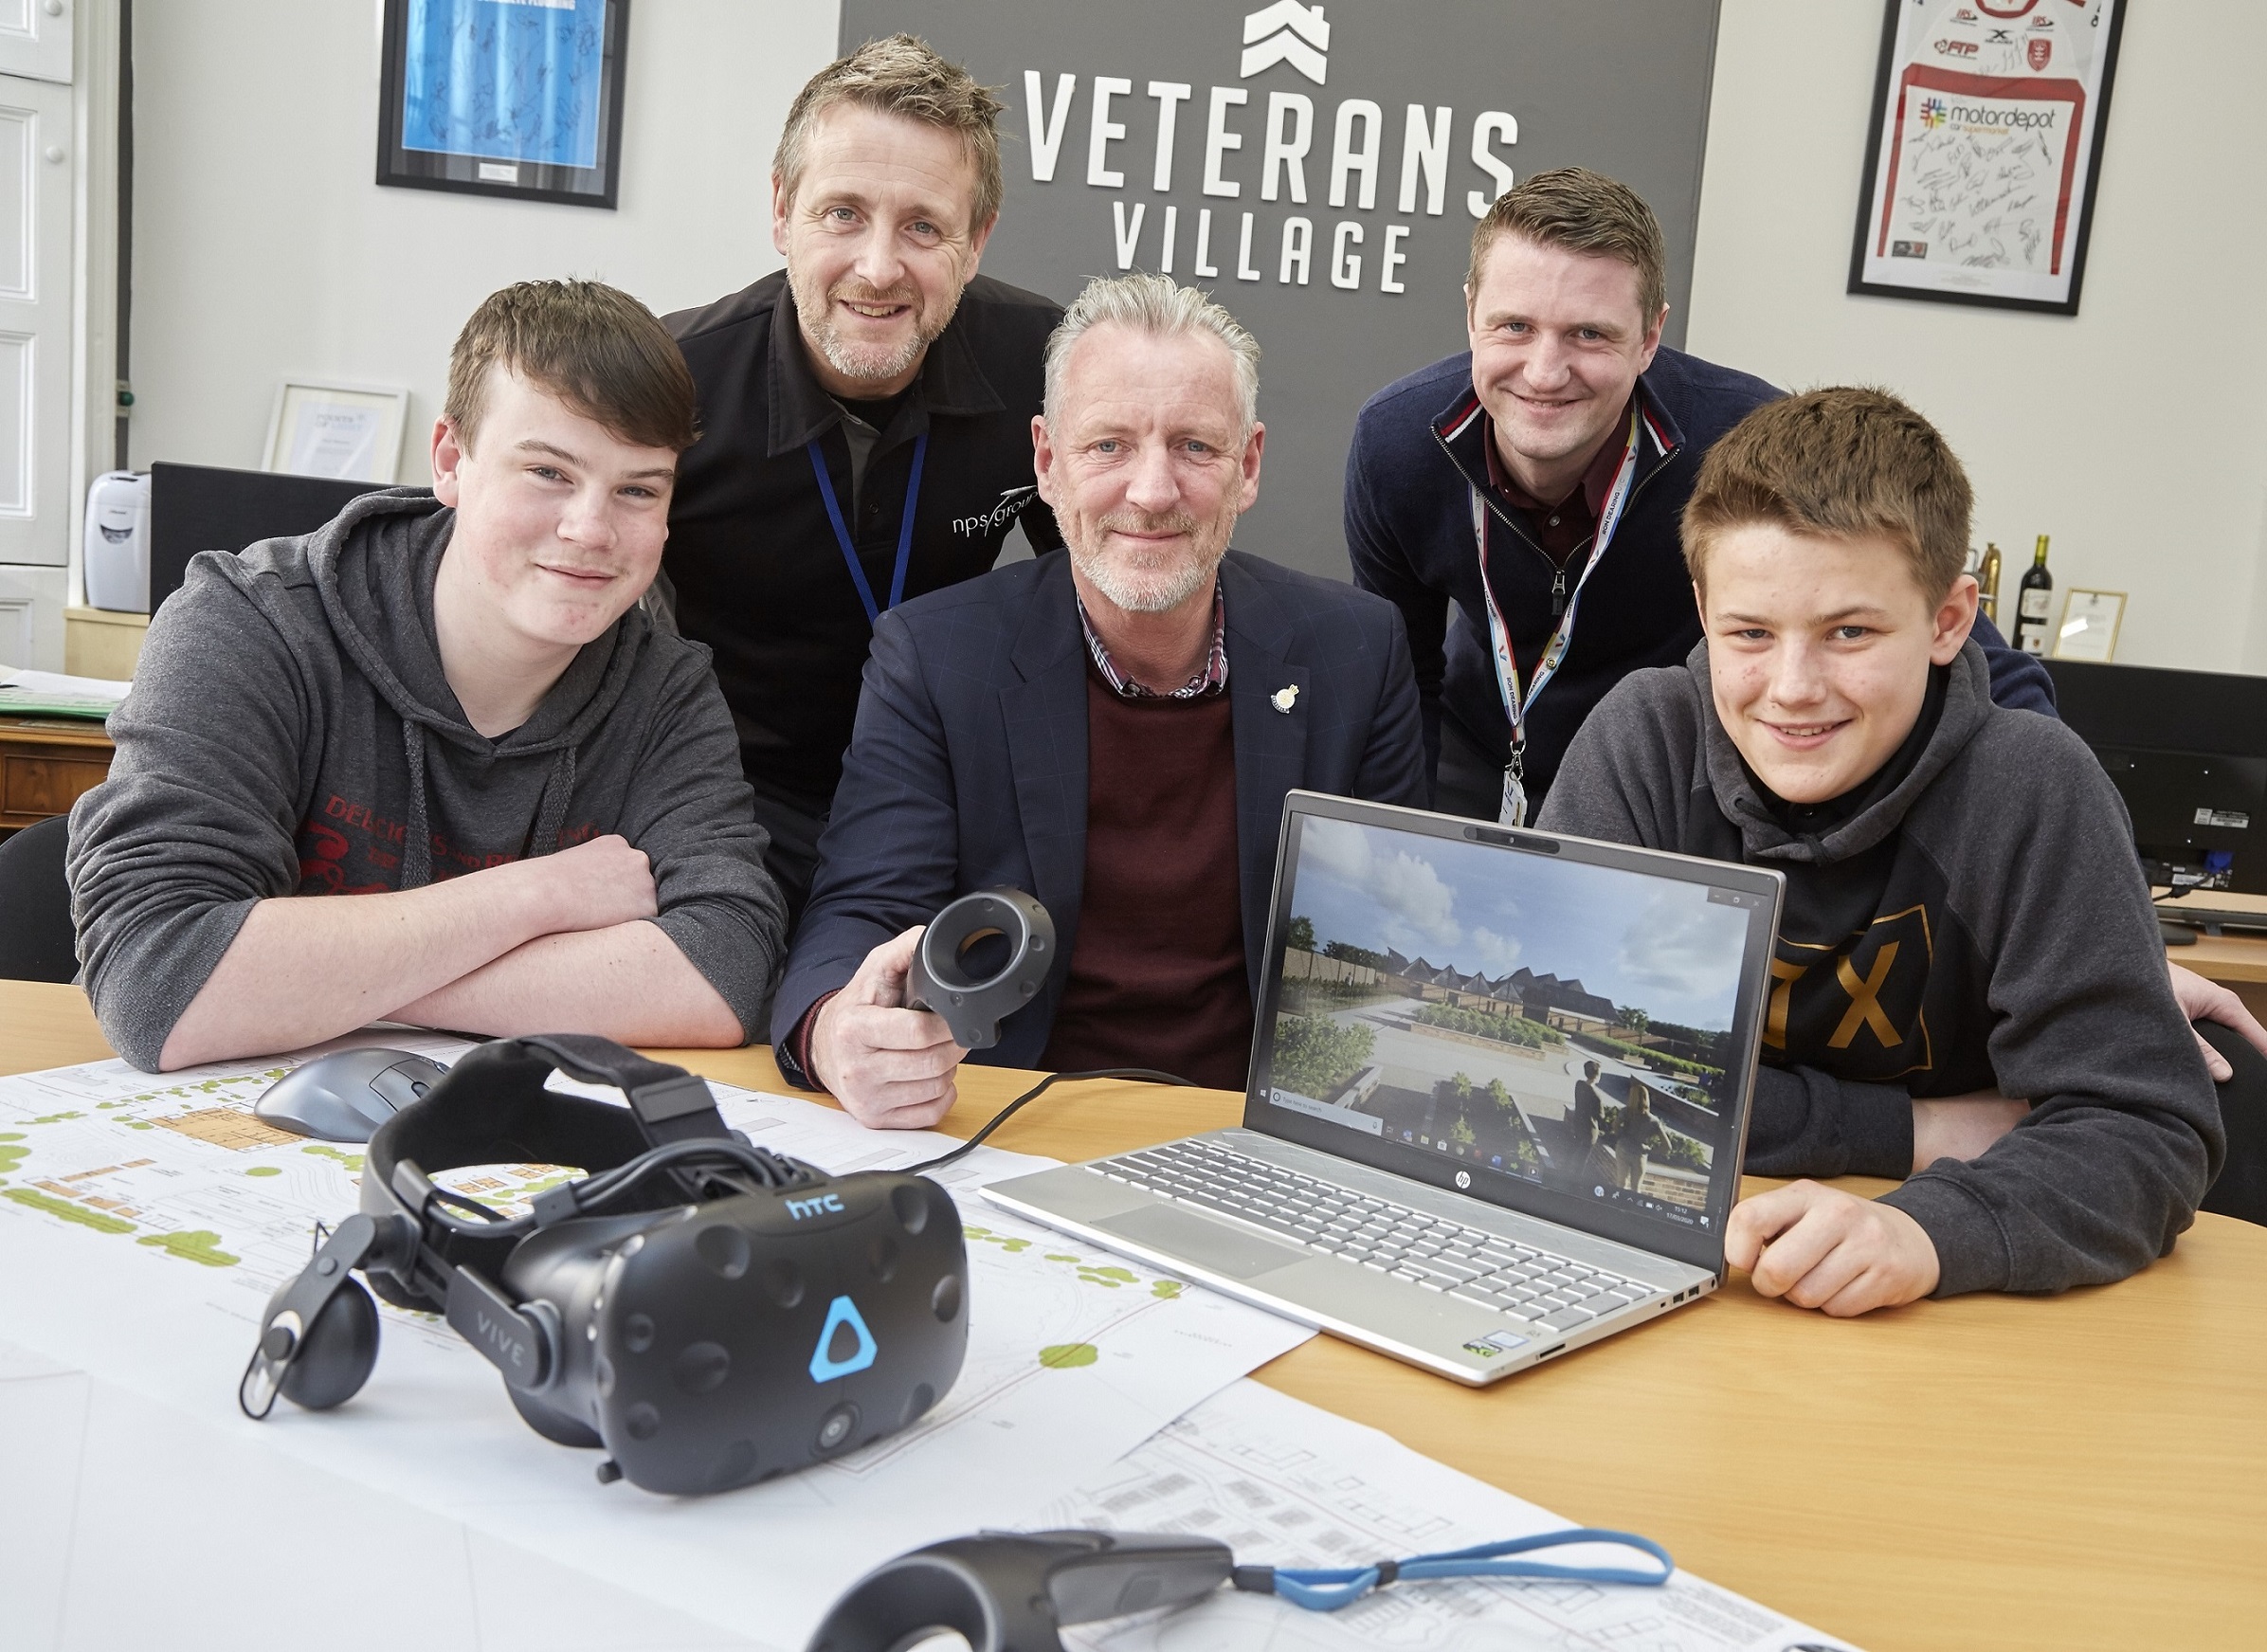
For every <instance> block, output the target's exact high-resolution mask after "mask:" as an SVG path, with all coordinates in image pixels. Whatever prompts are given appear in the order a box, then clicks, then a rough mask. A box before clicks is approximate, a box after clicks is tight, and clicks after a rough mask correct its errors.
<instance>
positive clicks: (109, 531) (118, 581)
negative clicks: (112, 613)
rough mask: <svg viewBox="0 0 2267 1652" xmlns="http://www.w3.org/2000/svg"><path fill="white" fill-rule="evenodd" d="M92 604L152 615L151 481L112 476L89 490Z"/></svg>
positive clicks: (138, 475)
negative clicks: (150, 613)
mask: <svg viewBox="0 0 2267 1652" xmlns="http://www.w3.org/2000/svg"><path fill="white" fill-rule="evenodd" d="M86 603H87V607H89V608H116V609H118V610H120V611H122V612H125V613H136V614H146V613H148V612H149V611H150V478H149V474H148V473H147V472H144V471H132V470H112V471H106V472H104V473H103V474H102V475H100V476H98V477H96V478H95V481H94V485H93V486H92V487H90V488H88V489H87V490H86Z"/></svg>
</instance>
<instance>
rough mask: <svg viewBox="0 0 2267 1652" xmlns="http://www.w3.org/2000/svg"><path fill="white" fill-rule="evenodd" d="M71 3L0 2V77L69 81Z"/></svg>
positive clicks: (62, 0)
mask: <svg viewBox="0 0 2267 1652" xmlns="http://www.w3.org/2000/svg"><path fill="white" fill-rule="evenodd" d="M72 10H73V5H72V0H0V75H24V76H27V77H28V78H30V79H31V80H35V81H61V82H63V84H65V85H68V84H70V81H71V12H72Z"/></svg>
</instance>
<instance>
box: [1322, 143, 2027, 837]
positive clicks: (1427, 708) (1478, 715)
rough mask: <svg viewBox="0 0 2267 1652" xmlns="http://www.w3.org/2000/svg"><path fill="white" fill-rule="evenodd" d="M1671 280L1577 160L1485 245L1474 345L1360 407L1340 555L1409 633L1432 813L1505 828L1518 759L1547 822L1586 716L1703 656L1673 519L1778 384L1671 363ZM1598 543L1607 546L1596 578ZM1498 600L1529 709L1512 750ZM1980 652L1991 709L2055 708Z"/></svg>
mask: <svg viewBox="0 0 2267 1652" xmlns="http://www.w3.org/2000/svg"><path fill="white" fill-rule="evenodd" d="M1666 285H1667V278H1666V275H1665V254H1664V252H1663V248H1662V245H1661V236H1660V228H1659V225H1658V224H1657V223H1656V222H1655V221H1654V217H1653V213H1652V210H1651V209H1649V208H1647V207H1646V205H1645V203H1644V202H1643V201H1642V200H1641V199H1640V198H1639V197H1638V196H1637V194H1636V193H1635V192H1634V191H1630V190H1629V189H1627V188H1626V187H1624V186H1623V185H1621V184H1618V183H1616V182H1614V181H1613V180H1612V179H1610V178H1605V177H1601V176H1599V175H1598V174H1597V173H1595V172H1586V171H1584V170H1582V169H1581V168H1577V167H1569V168H1563V169H1561V170H1559V171H1556V172H1538V173H1537V174H1535V176H1533V177H1532V178H1530V179H1528V180H1527V182H1525V183H1523V184H1521V185H1519V186H1518V187H1517V188H1516V189H1514V190H1512V191H1508V192H1507V193H1506V194H1505V195H1504V196H1503V197H1502V198H1501V199H1500V200H1498V201H1497V202H1496V205H1495V206H1494V208H1493V209H1490V211H1489V213H1488V216H1487V217H1486V218H1485V219H1483V220H1482V221H1481V223H1480V225H1479V227H1478V229H1476V230H1475V231H1474V234H1473V250H1472V265H1471V271H1470V274H1469V277H1468V279H1467V281H1466V285H1465V289H1464V290H1465V298H1466V303H1467V315H1466V319H1467V324H1468V327H1469V329H1470V332H1471V337H1472V349H1471V350H1470V351H1468V352H1464V353H1460V354H1456V355H1452V356H1450V357H1448V358H1447V359H1446V360H1444V361H1439V362H1436V363H1434V364H1433V365H1432V366H1430V367H1427V368H1425V369H1424V370H1423V371H1421V372H1415V373H1412V374H1410V375H1409V376H1408V377H1406V378H1404V379H1401V380H1399V381H1397V382H1396V383H1393V384H1390V385H1387V387H1386V388H1385V389H1384V390H1380V391H1379V392H1378V393H1377V394H1376V395H1374V396H1372V397H1371V398H1370V399H1369V402H1368V403H1367V404H1366V405H1365V406H1364V407H1363V408H1362V412H1361V416H1360V418H1359V421H1358V422H1357V424H1356V426H1355V430H1354V441H1353V447H1352V450H1351V453H1350V454H1349V455H1348V458H1347V466H1346V542H1347V550H1348V553H1349V554H1350V555H1351V558H1352V562H1353V574H1354V583H1355V584H1357V585H1359V586H1360V587H1362V588H1363V589H1364V590H1373V591H1376V592H1378V593H1379V594H1380V595H1382V596H1384V597H1386V598H1387V599H1388V600H1390V601H1391V602H1392V603H1393V604H1394V605H1395V606H1396V607H1398V608H1400V609H1401V611H1402V618H1403V621H1404V623H1405V624H1406V626H1407V629H1408V636H1409V652H1410V655H1411V658H1412V661H1413V663H1414V664H1415V666H1416V671H1417V686H1418V693H1419V696H1420V700H1421V705H1422V708H1423V712H1424V740H1425V756H1426V766H1427V769H1428V772H1431V773H1432V774H1433V776H1434V788H1433V798H1434V804H1435V807H1436V808H1443V809H1448V810H1451V811H1453V812H1456V813H1461V814H1470V815H1476V816H1478V817H1481V818H1483V819H1490V820H1493V819H1496V817H1497V815H1498V813H1499V811H1500V809H1501V808H1502V804H1503V798H1504V793H1505V785H1504V772H1505V769H1506V767H1507V765H1512V764H1514V761H1515V764H1516V768H1517V770H1518V772H1519V777H1520V785H1521V788H1522V789H1523V790H1524V793H1525V798H1526V818H1527V819H1529V820H1532V819H1533V818H1534V815H1535V811H1536V810H1537V809H1538V808H1540V807H1541V804H1542V800H1543V794H1544V792H1545V791H1546V790H1548V789H1549V787H1550V785H1551V778H1552V776H1553V775H1554V774H1555V773H1556V772H1557V771H1558V766H1559V760H1560V758H1561V757H1562V756H1563V755H1564V753H1565V752H1566V750H1567V746H1568V743H1569V741H1570V740H1572V739H1573V737H1574V734H1575V731H1576V730H1577V729H1579V728H1580V727H1581V726H1582V722H1583V719H1584V718H1585V717H1587V716H1588V715H1589V713H1590V710H1591V708H1592V707H1594V706H1595V705H1597V703H1598V702H1599V701H1600V700H1601V699H1604V698H1605V696H1606V694H1607V693H1608V692H1610V691H1611V690H1612V689H1613V687H1614V685H1615V684H1616V683H1618V682H1620V681H1622V679H1623V678H1624V677H1626V676H1627V675H1628V674H1629V673H1631V672H1632V671H1640V670H1644V669H1646V668H1648V667H1652V666H1661V665H1674V664H1676V663H1678V662H1680V661H1681V660H1683V658H1684V657H1685V656H1686V655H1687V654H1688V653H1690V652H1691V651H1692V647H1693V644H1696V643H1697V642H1698V641H1699V640H1700V624H1699V619H1698V616H1697V615H1696V612H1695V610H1694V607H1693V597H1692V588H1691V585H1690V583H1689V581H1688V579H1687V576H1686V574H1685V571H1684V557H1683V552H1682V550H1681V548H1680V546H1679V544H1678V534H1677V524H1678V517H1679V516H1680V514H1681V513H1682V511H1683V509H1684V503H1685V500H1686V499H1688V498H1689V497H1690V496H1691V494H1692V491H1693V479H1694V477H1695V475H1696V472H1697V470H1698V468H1699V463H1700V458H1701V456H1702V455H1703V454H1704V453H1706V452H1707V450H1708V448H1709V447H1710V445H1712V444H1714V442H1715V440H1716V438H1717V437H1719V436H1721V435H1723V434H1724V432H1726V431H1727V430H1729V429H1731V428H1732V426H1734V425H1736V424H1737V423H1738V422H1739V421H1740V419H1741V418H1742V417H1743V416H1745V415H1746V414H1747V413H1748V412H1749V411H1750V409H1751V408H1756V407H1759V406H1761V405H1762V404H1763V403H1765V402H1768V401H1770V400H1771V399H1773V398H1774V397H1776V396H1777V395H1778V394H1779V393H1780V392H1779V391H1778V390H1775V389H1773V388H1772V387H1771V386H1770V385H1768V384H1766V383H1765V382H1764V381H1763V380H1762V379H1759V378H1755V377H1752V376H1750V374H1747V373H1743V372H1733V371H1732V370H1731V369H1729V368H1723V367H1717V366H1714V364H1712V363H1709V362H1706V361H1702V360H1700V359H1698V358H1697V357H1696V356H1691V355H1686V354H1682V353H1681V352H1679V351H1675V350H1670V349H1666V348H1664V347H1663V346H1662V345H1661V343H1660V330H1661V323H1662V322H1663V320H1664V319H1665V318H1667V316H1668V304H1667V302H1666V300H1665V296H1664V295H1665V292H1666ZM1624 473H1625V474H1624ZM1478 529H1484V531H1485V536H1486V553H1487V564H1486V566H1487V577H1486V583H1485V585H1484V586H1483V584H1482V579H1481V572H1480V569H1481V556H1480V544H1479V535H1478V531H1477V530H1478ZM1601 530H1605V531H1607V532H1608V534H1609V538H1608V549H1607V551H1606V553H1605V554H1601V555H1599V556H1598V558H1597V561H1596V565H1595V567H1594V568H1588V565H1589V564H1590V562H1591V555H1592V551H1593V548H1594V547H1595V546H1596V543H1597V539H1598V536H1599V533H1600V532H1601ZM1586 568H1588V572H1587V577H1586ZM1491 596H1492V597H1493V599H1494V608H1495V610H1496V616H1497V617H1498V618H1499V620H1500V622H1501V639H1502V642H1503V644H1505V646H1506V647H1507V648H1508V650H1509V652H1510V654H1511V656H1512V659H1513V662H1514V664H1515V666H1516V688H1517V691H1518V693H1519V696H1520V698H1521V699H1522V701H1523V702H1526V703H1529V704H1532V715H1530V716H1529V717H1527V718H1526V719H1525V725H1526V726H1525V731H1524V733H1525V738H1524V740H1523V741H1519V742H1514V734H1513V728H1512V721H1511V718H1510V717H1509V715H1508V714H1507V712H1506V710H1505V705H1504V690H1503V686H1502V684H1501V680H1500V678H1499V674H1498V671H1497V668H1496V654H1495V648H1494V646H1493V644H1492V639H1491V629H1492V627H1491V621H1490V614H1489V608H1490V598H1491ZM1569 612H1570V614H1571V618H1569ZM1562 631H1563V639H1562V647H1561V649H1560V651H1559V654H1558V658H1557V663H1556V664H1555V666H1553V665H1552V664H1551V643H1552V639H1553V637H1554V635H1558V634H1560V633H1561V632H1562ZM1975 636H1976V640H1977V641H1978V642H1979V643H1980V644H1982V645H1983V648H1984V652H1985V658H1986V663H1987V665H1988V666H1989V668H1990V675H1991V694H1992V699H1994V700H1995V701H1997V702H1998V703H2000V704H2002V705H2007V706H2014V707H2020V708H2022V709H2024V710H2029V711H2039V712H2045V713H2048V714H2049V715H2052V713H2053V711H2054V689H2053V685H2052V683H2051V681H2049V679H2048V677H2047V674H2046V671H2045V669H2044V667H2042V666H2040V664H2039V663H2036V662H2035V661H2032V660H2030V659H2028V658H2027V657H2025V656H2023V655H2022V654H2019V653H2016V652H2015V651H2014V650H2012V649H2010V648H2009V647H2008V646H2007V645H2006V644H2005V642H2004V640H2003V639H2002V638H2001V637H2000V635H1999V633H1998V632H1997V631H1995V630H1994V629H1993V628H1992V626H1990V624H1989V623H1988V622H1987V621H1983V620H1979V621H1978V623H1977V626H1976V630H1975ZM1538 668H1542V670H1543V681H1541V683H1540V685H1539V689H1538V684H1537V681H1536V677H1537V671H1538ZM1515 746H1516V753H1515V757H1514V748H1515Z"/></svg>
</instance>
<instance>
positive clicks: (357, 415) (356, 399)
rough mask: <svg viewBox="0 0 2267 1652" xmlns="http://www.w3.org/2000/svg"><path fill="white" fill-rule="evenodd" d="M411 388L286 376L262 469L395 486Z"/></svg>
mask: <svg viewBox="0 0 2267 1652" xmlns="http://www.w3.org/2000/svg"><path fill="white" fill-rule="evenodd" d="M408 417H409V392H408V390H391V389H387V388H385V387H382V386H377V385H346V384H330V383H324V382H320V381H317V380H315V379H299V378H287V379H285V380H284V381H283V382H282V383H281V385H278V386H277V387H276V402H275V407H274V408H273V409H272V410H271V411H270V412H269V414H268V419H267V444H266V445H265V446H264V447H263V449H262V450H261V453H262V457H261V461H260V468H261V469H263V470H269V471H282V472H288V473H289V474H291V475H294V476H327V477H333V478H336V479H338V480H340V481H374V482H378V483H381V484H383V485H384V486H387V487H391V486H392V485H393V484H394V480H395V478H396V477H397V476H398V474H399V473H400V470H401V463H402V433H403V430H404V428H405V427H407V425H408Z"/></svg>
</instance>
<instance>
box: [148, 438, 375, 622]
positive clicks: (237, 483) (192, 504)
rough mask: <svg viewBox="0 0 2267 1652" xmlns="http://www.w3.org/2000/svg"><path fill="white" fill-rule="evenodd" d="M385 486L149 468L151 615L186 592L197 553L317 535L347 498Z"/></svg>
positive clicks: (189, 467) (201, 467) (205, 468)
mask: <svg viewBox="0 0 2267 1652" xmlns="http://www.w3.org/2000/svg"><path fill="white" fill-rule="evenodd" d="M385 485H386V484H385V483H382V482H368V481H334V480H333V479H331V478H329V477H325V476H285V475H281V474H279V473H277V472H274V471H267V470H224V469H221V468H219V467H217V466H214V465H209V464H172V463H166V462H165V461H162V460H160V461H159V462H158V463H154V464H153V465H151V466H150V611H151V612H152V613H155V612H156V611H157V606H158V604H160V603H162V602H164V601H165V599H166V598H167V597H169V596H171V595H172V594H173V592H175V591H176V590H180V589H181V580H182V577H183V575H184V574H186V573H187V572H188V571H189V559H190V557H192V556H194V555H195V554H197V553H198V552H200V551H229V552H235V551H242V550H243V549H244V548H245V546H246V545H253V544H257V543H258V542H259V541H261V540H262V539H275V538H280V537H282V536H287V535H293V534H312V533H314V532H315V530H316V529H317V528H319V527H321V526H322V525H323V524H324V523H325V522H327V521H329V520H330V519H331V518H332V517H335V516H336V515H337V514H338V513H339V512H340V511H341V510H343V509H345V507H346V502H347V501H348V500H349V499H359V498H360V497H361V496H362V495H364V494H366V493H375V492H376V491H378V489H379V488H381V487H383V486H385Z"/></svg>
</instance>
